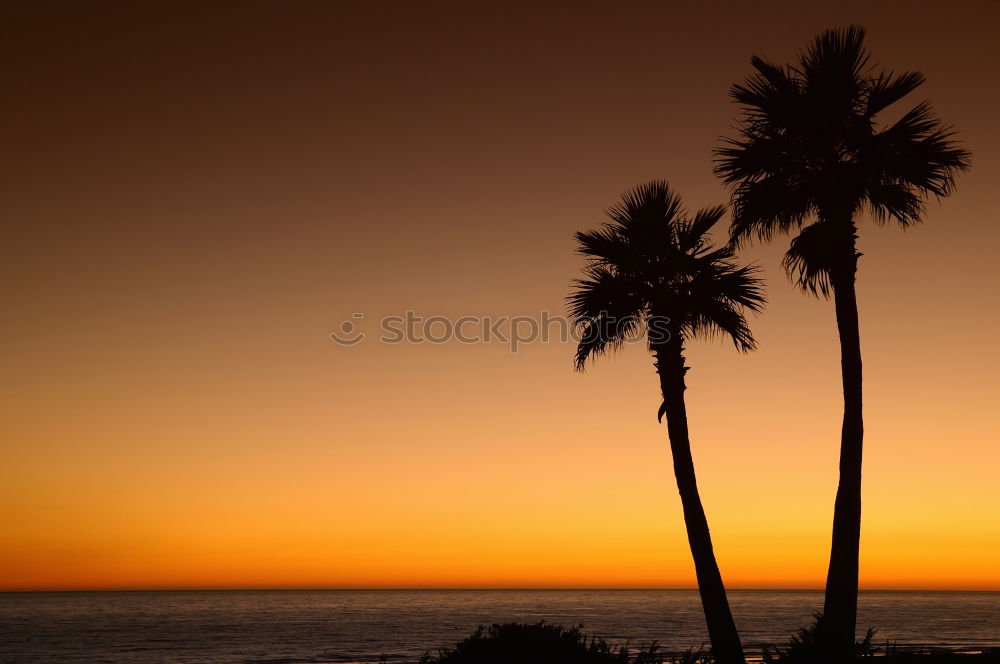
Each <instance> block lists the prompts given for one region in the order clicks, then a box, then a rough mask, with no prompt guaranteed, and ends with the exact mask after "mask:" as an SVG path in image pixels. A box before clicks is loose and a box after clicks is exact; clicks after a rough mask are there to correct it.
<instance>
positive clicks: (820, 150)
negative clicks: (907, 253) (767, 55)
mask: <svg viewBox="0 0 1000 664" xmlns="http://www.w3.org/2000/svg"><path fill="white" fill-rule="evenodd" d="M864 37H865V31H864V29H862V28H860V27H857V26H852V27H850V28H847V29H841V30H829V31H827V32H824V33H823V34H822V35H820V36H819V37H817V38H816V39H815V40H814V41H813V43H812V44H811V45H810V46H809V48H808V49H806V51H805V52H803V53H801V54H800V56H799V59H798V62H797V63H796V64H795V65H794V66H784V67H783V66H779V65H775V64H772V63H770V62H767V61H765V60H763V59H761V58H758V57H754V58H753V59H752V60H751V64H752V65H753V67H754V69H755V70H756V73H755V74H754V75H753V76H751V77H750V78H748V79H747V80H746V81H745V82H744V83H743V84H742V85H736V86H733V88H732V90H731V96H732V98H733V99H734V100H735V101H736V102H737V103H738V104H740V106H741V107H742V108H741V111H742V117H741V119H740V125H739V135H738V137H737V138H736V139H733V140H727V141H726V142H725V144H724V145H723V147H720V148H718V149H717V150H716V163H715V171H716V173H717V174H718V175H719V176H720V177H721V178H722V179H723V180H725V182H727V183H728V184H730V185H731V186H732V203H733V219H732V227H731V229H730V230H731V235H732V241H733V243H734V244H736V245H739V244H742V243H744V242H745V241H747V240H749V239H752V238H757V239H760V240H769V239H771V238H772V237H773V236H774V235H775V234H776V233H778V232H788V231H792V230H796V229H801V232H800V233H799V234H798V236H797V237H795V238H794V239H793V240H792V242H791V247H790V249H789V250H788V252H787V254H786V255H785V259H784V261H783V265H784V267H785V269H786V270H787V272H788V274H789V276H790V277H791V278H792V279H793V280H794V281H795V282H796V283H797V284H798V285H799V286H800V287H802V288H803V289H804V290H805V291H807V292H810V293H812V294H813V295H822V296H824V297H828V296H829V294H830V293H831V291H832V293H833V300H834V307H835V309H836V315H837V328H838V331H839V333H840V352H841V356H840V357H841V373H842V378H843V391H844V421H843V429H842V433H841V447H840V482H839V486H838V489H837V499H836V504H835V508H834V518H833V538H832V546H831V552H830V567H829V571H828V574H827V583H826V596H825V602H824V608H823V631H824V633H825V634H826V635H827V637H828V638H829V639H830V641H829V643H830V644H832V645H835V646H836V647H837V648H841V649H843V648H850V647H852V646H853V645H854V638H855V623H856V614H857V593H858V547H859V539H860V533H861V451H862V439H863V431H864V429H863V423H862V416H861V344H860V339H859V334H858V306H857V300H856V297H855V275H856V272H857V265H858V258H859V257H860V256H861V254H860V253H858V252H857V250H856V247H855V241H856V239H857V226H856V221H857V218H858V216H859V215H861V214H862V213H866V212H867V213H869V214H870V215H871V216H872V217H873V218H874V220H875V221H876V222H877V223H880V224H881V223H887V222H889V221H895V222H897V223H898V224H900V225H901V226H903V227H906V226H911V225H913V224H915V223H917V222H919V221H920V220H921V216H922V214H923V211H924V205H925V201H926V199H927V197H928V196H930V195H934V196H936V197H938V198H941V197H944V196H947V195H948V194H949V193H950V192H951V191H952V188H953V186H954V179H955V176H956V175H957V173H958V172H959V171H963V170H965V169H966V168H968V166H969V153H968V152H966V151H965V150H963V149H961V148H960V147H958V145H957V144H956V142H955V141H954V140H953V136H954V132H953V131H952V130H951V129H950V128H948V127H946V126H945V125H943V124H942V123H941V121H940V120H938V119H937V117H936V116H935V115H934V113H933V111H932V109H931V106H930V105H929V104H928V103H927V102H923V103H920V104H917V105H916V106H914V107H912V108H911V109H909V110H908V111H907V112H906V113H904V114H903V115H902V116H901V117H899V119H898V120H896V121H895V122H892V123H883V122H880V121H878V120H877V116H878V115H879V113H881V112H882V111H884V110H885V109H887V108H888V107H889V106H891V105H892V104H894V103H895V102H897V101H899V100H900V99H902V98H903V97H905V96H906V95H908V94H909V93H911V92H913V90H915V89H916V88H917V87H918V86H920V84H921V83H923V82H924V77H923V75H922V74H920V73H917V72H905V73H902V74H895V73H892V72H886V71H881V70H877V69H876V68H875V67H874V66H873V65H871V64H870V63H869V55H868V53H867V52H866V50H865V48H864ZM807 222H808V225H806V224H807ZM804 225H805V227H803V226H804Z"/></svg>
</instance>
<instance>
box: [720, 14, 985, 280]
mask: <svg viewBox="0 0 1000 664" xmlns="http://www.w3.org/2000/svg"><path fill="white" fill-rule="evenodd" d="M864 36H865V32H864V29H862V28H860V27H856V26H853V27H850V28H848V29H846V30H830V31H827V32H825V33H823V34H822V35H820V36H819V37H817V38H816V40H815V41H814V42H813V44H812V45H811V46H810V47H809V48H808V49H807V50H806V51H805V52H804V53H802V54H801V55H800V57H799V61H798V63H797V64H796V65H795V66H791V67H782V66H779V65H774V64H771V63H770V62H767V61H765V60H763V59H761V58H758V57H755V58H753V59H752V61H751V62H752V65H753V67H754V69H756V70H757V73H756V74H754V75H753V76H752V77H750V78H749V79H747V80H746V81H745V82H744V83H743V84H742V85H736V86H734V87H733V88H732V91H731V95H732V97H733V99H734V100H735V101H736V102H737V103H739V104H740V105H741V106H742V107H743V117H742V119H741V124H740V126H739V136H738V138H736V139H733V140H727V141H726V143H725V144H724V146H723V147H721V148H719V149H717V150H716V157H717V160H716V165H715V170H716V173H717V174H718V175H720V176H721V177H722V178H723V179H724V180H725V181H726V182H727V183H730V184H732V185H734V190H733V204H734V209H733V221H732V227H731V233H732V238H733V241H734V242H735V243H741V242H743V241H745V240H747V239H748V238H751V237H758V238H761V239H769V238H770V237H771V236H772V235H773V234H774V233H775V232H776V231H788V230H790V229H793V228H798V227H800V226H801V225H802V224H803V222H804V221H805V220H806V219H807V218H809V217H813V216H815V217H816V218H817V220H816V222H814V223H813V225H811V226H809V227H807V228H806V229H804V230H803V232H802V234H801V235H800V236H799V237H798V238H796V240H795V241H794V242H793V244H792V247H791V249H790V250H789V253H788V254H787V255H786V257H785V267H786V269H787V270H788V271H789V274H790V275H792V276H793V277H794V278H796V279H797V281H798V283H799V284H800V285H801V286H803V287H804V288H806V289H808V290H811V291H812V292H814V293H816V292H822V293H824V294H826V293H827V292H828V288H829V275H830V270H831V268H833V267H834V266H835V264H836V262H837V261H838V260H840V259H842V258H843V252H842V251H838V249H845V248H847V247H849V249H848V252H849V253H850V254H851V256H852V257H853V233H854V231H853V225H852V223H846V222H852V221H853V216H854V215H855V214H856V213H857V212H859V211H863V210H866V211H868V212H870V213H871V214H872V215H873V217H874V218H875V219H876V221H878V222H885V221H888V220H890V219H892V220H895V221H897V222H898V223H900V224H901V225H903V226H908V225H911V224H913V223H916V222H918V221H920V217H921V215H922V213H923V211H924V204H925V200H926V198H927V197H928V196H929V195H934V196H938V197H941V196H945V195H947V194H948V193H950V191H951V189H952V187H953V185H954V178H955V176H956V174H957V172H958V171H961V170H965V169H966V168H967V167H968V165H969V153H968V152H967V151H965V150H964V149H961V148H960V147H958V146H957V144H956V143H955V141H953V140H952V136H953V132H952V131H951V129H950V128H948V127H946V126H944V125H943V124H942V123H941V121H940V120H938V119H937V117H936V116H935V115H934V113H933V111H932V109H931V107H930V105H929V104H928V103H927V102H922V103H920V104H917V105H916V106H914V107H913V108H911V109H910V110H909V111H907V112H906V113H904V114H903V115H902V117H900V118H899V119H898V120H897V121H896V122H894V123H892V124H888V125H886V124H882V123H880V122H878V121H877V119H876V118H877V116H878V114H879V113H880V112H882V111H884V110H885V109H886V108H887V107H889V106H890V105H892V104H893V103H895V102H897V101H899V100H900V99H902V98H903V97H905V96H906V95H907V94H909V93H910V92H912V91H913V90H915V89H916V88H917V87H918V86H920V85H921V84H922V83H923V82H924V77H923V75H922V74H920V73H918V72H905V73H902V74H894V73H892V72H885V71H876V69H875V67H873V66H872V65H870V64H869V56H868V54H867V52H866V51H865V48H864ZM824 224H829V225H826V226H824ZM847 240H850V241H851V242H848V241H847Z"/></svg>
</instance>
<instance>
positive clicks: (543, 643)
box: [420, 622, 664, 664]
mask: <svg viewBox="0 0 1000 664" xmlns="http://www.w3.org/2000/svg"><path fill="white" fill-rule="evenodd" d="M581 627H582V625H581V626H580V627H573V628H571V629H567V628H565V627H561V626H558V625H546V624H545V623H544V622H540V623H535V624H524V623H505V624H502V625H500V624H494V625H492V626H490V628H489V629H486V628H484V627H480V628H479V629H478V630H476V632H475V633H474V634H473V635H472V636H470V637H468V638H467V639H465V640H463V641H461V642H459V643H458V644H456V645H455V648H454V649H451V650H442V651H440V652H439V653H438V654H437V655H436V656H434V655H431V654H430V653H428V654H426V655H424V657H423V658H422V659H421V660H420V661H421V664H629V662H632V664H662V663H663V661H664V656H663V655H662V654H661V653H660V651H659V648H658V646H657V645H656V644H655V643H653V644H651V645H650V646H648V647H646V648H640V649H638V650H637V651H635V652H632V651H630V650H629V648H628V646H617V647H616V646H611V645H608V644H607V643H606V642H605V641H604V640H603V639H601V638H598V637H596V636H587V635H586V634H584V633H583V631H582V629H581Z"/></svg>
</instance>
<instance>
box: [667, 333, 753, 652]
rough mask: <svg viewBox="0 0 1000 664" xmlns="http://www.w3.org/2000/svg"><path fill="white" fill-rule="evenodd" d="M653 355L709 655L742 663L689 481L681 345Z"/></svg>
mask: <svg viewBox="0 0 1000 664" xmlns="http://www.w3.org/2000/svg"><path fill="white" fill-rule="evenodd" d="M655 355H656V363H655V364H656V368H657V373H658V374H659V376H660V388H661V391H662V392H663V412H664V414H665V415H666V416H667V431H668V434H669V437H670V452H671V454H672V456H673V461H674V475H675V476H676V478H677V490H678V491H679V492H680V495H681V505H682V506H683V508H684V525H685V526H686V528H687V536H688V544H689V545H690V547H691V555H692V556H693V558H694V568H695V574H696V576H697V579H698V591H699V593H700V594H701V603H702V606H703V607H704V610H705V621H706V622H707V624H708V636H709V640H710V641H711V644H712V653H713V654H714V655H715V661H716V662H717V663H718V664H745V662H746V659H745V657H744V656H743V646H742V645H741V643H740V637H739V634H738V633H737V632H736V624H735V623H734V622H733V615H732V613H731V612H730V610H729V600H727V599H726V589H725V586H723V584H722V575H721V574H720V573H719V566H718V564H717V563H716V562H715V552H714V551H713V549H712V537H711V535H710V533H709V531H708V520H707V519H706V518H705V510H704V508H702V505H701V497H700V496H699V495H698V485H697V483H696V481H695V474H694V460H693V459H692V458H691V442H690V439H689V438H688V426H687V409H686V407H685V405H684V390H685V389H686V386H685V384H684V373H685V372H686V371H687V368H685V366H684V356H683V346H682V345H681V344H680V343H679V342H678V341H675V340H671V341H670V342H668V343H667V344H665V345H664V346H662V347H660V348H658V349H657V350H656V351H655Z"/></svg>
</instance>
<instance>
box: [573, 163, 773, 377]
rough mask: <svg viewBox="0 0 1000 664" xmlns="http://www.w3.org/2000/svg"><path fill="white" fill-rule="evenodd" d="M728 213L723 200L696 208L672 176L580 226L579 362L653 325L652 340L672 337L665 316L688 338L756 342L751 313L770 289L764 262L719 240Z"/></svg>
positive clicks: (744, 345)
mask: <svg viewBox="0 0 1000 664" xmlns="http://www.w3.org/2000/svg"><path fill="white" fill-rule="evenodd" d="M724 214H725V208H724V207H723V206H713V207H707V208H704V209H701V210H699V211H698V212H696V213H695V214H694V215H693V216H689V215H688V214H687V213H686V212H685V211H684V208H683V205H682V203H681V199H680V197H679V196H677V195H676V194H675V193H674V192H673V191H671V190H670V188H669V186H668V185H667V183H666V182H663V181H653V182H650V183H648V184H646V185H642V186H640V187H636V188H634V189H631V190H629V191H628V192H626V193H625V195H624V196H623V197H622V200H621V201H620V202H619V203H618V204H617V205H615V206H613V207H611V208H610V209H609V210H608V211H607V215H608V217H609V221H607V222H605V223H604V225H603V226H601V227H600V228H598V229H595V230H589V231H584V232H580V233H577V234H576V238H577V241H578V243H579V248H578V251H579V252H580V253H581V254H583V255H584V256H586V257H587V259H588V263H587V265H586V266H585V267H584V278H583V279H579V280H576V281H574V283H573V290H572V292H571V293H570V295H569V296H568V297H567V306H568V309H569V315H570V318H571V319H572V321H573V323H574V329H576V330H577V331H578V332H579V333H580V336H581V338H580V341H579V343H578V344H577V349H576V355H575V364H576V367H577V369H580V370H582V369H583V368H584V367H585V366H586V363H587V361H588V360H591V359H593V358H595V357H597V356H599V355H602V354H604V353H607V352H608V351H613V350H615V349H617V348H619V347H621V346H622V345H623V344H624V343H626V342H627V341H629V340H630V339H631V338H632V335H635V334H637V333H639V332H640V331H641V330H642V329H644V327H646V328H649V329H650V334H649V337H648V341H649V343H650V345H651V347H656V346H657V344H661V343H666V342H667V341H668V335H664V334H662V332H664V330H660V329H659V327H661V325H660V323H661V322H663V321H669V326H670V327H669V330H666V332H669V336H674V335H679V336H680V337H681V338H680V339H679V340H680V341H681V343H683V337H684V335H688V336H692V337H694V336H713V335H726V336H729V337H730V338H731V339H732V340H733V343H734V344H735V345H736V347H737V348H739V349H741V350H749V349H751V348H753V345H754V342H753V337H752V335H751V334H750V329H749V326H748V325H747V323H746V320H745V318H744V317H743V312H744V311H752V312H758V311H760V309H761V308H762V307H763V304H764V291H763V287H762V284H761V282H760V280H759V278H758V277H757V269H756V268H755V267H752V266H738V265H736V263H735V261H734V257H733V252H732V249H731V248H730V247H728V246H723V247H713V246H712V245H711V243H710V241H709V238H708V233H709V231H710V230H711V229H712V228H713V227H714V226H715V224H716V223H718V222H719V220H720V219H721V218H722V217H723V215H724ZM654 320H655V321H656V325H657V329H656V332H657V335H656V336H655V338H654V335H653V334H652V332H653V330H652V327H651V325H652V323H653V321H654Z"/></svg>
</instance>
